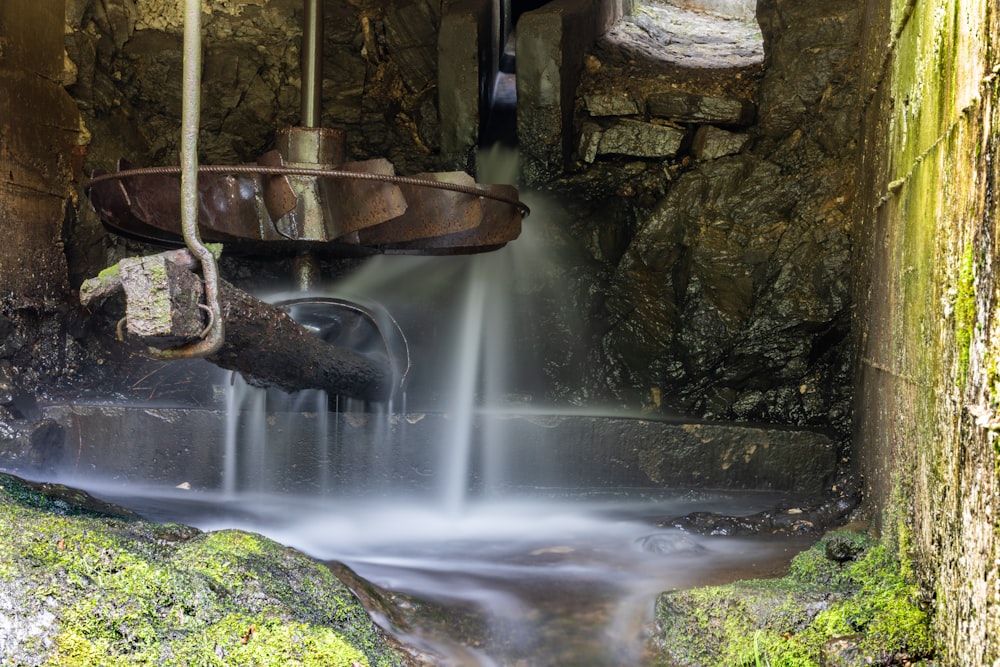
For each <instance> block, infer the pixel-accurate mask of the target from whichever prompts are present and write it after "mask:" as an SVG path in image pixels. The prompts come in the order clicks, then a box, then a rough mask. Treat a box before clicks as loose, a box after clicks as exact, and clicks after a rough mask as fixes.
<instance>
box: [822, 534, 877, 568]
mask: <svg viewBox="0 0 1000 667" xmlns="http://www.w3.org/2000/svg"><path fill="white" fill-rule="evenodd" d="M866 548H867V545H866V544H865V543H864V542H863V541H862V540H859V539H857V535H856V534H855V533H848V532H844V533H833V534H832V535H830V536H829V538H827V539H826V540H824V541H823V553H824V554H825V555H826V557H827V558H829V559H830V560H832V561H836V562H838V563H846V562H848V561H852V560H857V559H858V556H860V555H861V554H862V553H864V551H865V549H866Z"/></svg>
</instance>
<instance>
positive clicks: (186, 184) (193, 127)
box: [157, 0, 225, 359]
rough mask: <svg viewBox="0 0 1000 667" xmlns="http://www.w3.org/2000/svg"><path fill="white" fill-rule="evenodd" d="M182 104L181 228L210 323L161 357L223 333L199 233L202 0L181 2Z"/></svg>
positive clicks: (212, 266)
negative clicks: (197, 270) (196, 338)
mask: <svg viewBox="0 0 1000 667" xmlns="http://www.w3.org/2000/svg"><path fill="white" fill-rule="evenodd" d="M183 76H184V80H183V100H182V103H181V104H182V106H181V231H182V232H183V234H184V243H186V244H187V247H188V249H189V250H190V251H191V254H193V255H194V256H195V257H196V258H197V259H198V261H199V262H200V263H201V274H202V278H203V279H204V281H205V304H206V307H207V309H208V313H209V318H208V319H209V323H208V327H206V329H205V331H204V332H203V333H202V336H203V338H202V340H200V341H198V342H195V343H192V344H190V345H185V346H183V347H179V348H174V349H170V350H158V351H157V356H159V357H161V358H164V359H177V358H185V357H204V356H208V355H211V354H214V353H215V352H217V351H218V350H219V348H220V347H221V346H222V342H223V338H224V336H225V334H224V332H223V328H222V313H221V309H220V308H219V271H218V266H217V265H216V263H215V256H214V255H212V252H211V251H210V250H209V249H208V248H207V247H205V244H204V243H202V241H201V235H200V234H199V232H198V127H199V125H200V120H201V0H185V2H184V67H183Z"/></svg>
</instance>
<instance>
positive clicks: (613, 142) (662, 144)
mask: <svg viewBox="0 0 1000 667" xmlns="http://www.w3.org/2000/svg"><path fill="white" fill-rule="evenodd" d="M685 134H686V133H685V132H684V130H680V129H678V128H676V127H673V126H670V125H658V124H656V123H646V122H642V121H638V120H631V119H628V118H622V119H619V120H617V121H615V123H614V124H612V125H611V126H610V127H607V128H603V129H602V128H601V126H599V125H597V124H596V123H585V124H584V126H583V129H582V132H581V137H580V143H579V145H578V150H579V155H580V157H581V159H583V160H584V161H586V162H593V161H594V159H595V158H596V157H597V156H598V155H632V156H635V157H649V158H667V157H673V156H674V155H676V154H677V151H679V150H680V147H681V143H682V142H683V141H684V136H685Z"/></svg>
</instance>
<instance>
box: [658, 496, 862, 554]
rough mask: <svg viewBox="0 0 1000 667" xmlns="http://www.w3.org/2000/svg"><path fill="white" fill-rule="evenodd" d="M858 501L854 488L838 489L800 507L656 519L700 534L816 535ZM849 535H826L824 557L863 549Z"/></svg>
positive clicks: (837, 523) (840, 521)
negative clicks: (749, 512)
mask: <svg viewBox="0 0 1000 667" xmlns="http://www.w3.org/2000/svg"><path fill="white" fill-rule="evenodd" d="M860 502H861V497H860V494H858V493H857V492H856V491H852V492H841V493H840V494H838V495H837V496H836V497H833V498H829V499H827V500H824V501H822V502H818V503H814V504H807V505H804V506H802V507H784V508H777V509H773V510H766V511H763V512H757V513H756V514H750V515H746V516H729V515H725V514H716V513H715V512H692V513H690V514H686V515H684V516H681V517H677V518H673V519H662V520H660V521H658V522H657V523H658V525H661V526H672V527H674V528H678V529H680V530H683V531H686V532H691V533H697V534H699V535H729V536H740V535H760V534H764V535H776V534H784V535H819V534H822V533H825V532H826V531H828V530H831V529H833V528H835V527H837V526H840V525H842V524H843V523H844V522H845V521H847V519H848V517H849V516H850V514H851V513H852V512H853V511H854V510H855V509H857V507H858V505H859V504H860ZM852 535H853V534H852V533H843V534H836V533H835V534H832V535H831V536H830V537H829V538H827V539H826V540H825V541H824V544H825V545H826V548H827V550H828V551H827V557H828V558H830V559H831V560H836V561H838V562H846V561H848V560H852V559H854V558H856V557H857V556H858V554H860V553H861V552H862V551H864V549H865V548H867V543H865V542H864V541H863V540H857V539H854V538H853V537H852ZM831 554H833V555H831Z"/></svg>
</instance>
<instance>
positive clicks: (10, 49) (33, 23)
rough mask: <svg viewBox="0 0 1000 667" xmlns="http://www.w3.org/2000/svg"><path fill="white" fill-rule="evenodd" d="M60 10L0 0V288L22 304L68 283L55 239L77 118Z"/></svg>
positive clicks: (45, 0)
mask: <svg viewBox="0 0 1000 667" xmlns="http://www.w3.org/2000/svg"><path fill="white" fill-rule="evenodd" d="M63 12H64V9H63V1H62V0H42V1H40V2H31V3H20V2H14V3H12V2H5V3H3V4H2V5H0V227H2V229H3V238H4V244H5V246H6V247H5V248H4V249H3V250H0V294H4V295H9V294H12V293H13V294H17V295H18V296H19V298H20V299H21V300H22V301H23V302H25V303H24V304H22V306H21V307H22V308H23V307H25V305H33V307H35V308H39V307H41V304H42V302H43V301H51V300H52V299H53V298H55V297H56V295H59V294H60V291H61V290H63V289H65V287H66V269H65V260H64V258H63V254H62V247H61V238H60V237H61V232H62V222H63V218H64V217H65V211H64V207H65V204H66V199H67V197H68V196H69V192H68V183H69V176H70V166H71V163H72V157H73V156H72V148H73V146H74V145H75V143H76V138H77V133H78V130H79V119H78V115H77V112H76V105H75V104H74V103H73V100H72V99H70V97H69V95H67V94H66V92H65V91H64V90H63V88H62V77H63V37H62V35H63V25H64V19H63ZM53 278H55V280H53ZM13 307H14V308H16V307H17V306H16V304H14V305H13Z"/></svg>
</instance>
